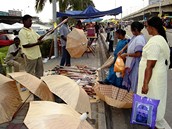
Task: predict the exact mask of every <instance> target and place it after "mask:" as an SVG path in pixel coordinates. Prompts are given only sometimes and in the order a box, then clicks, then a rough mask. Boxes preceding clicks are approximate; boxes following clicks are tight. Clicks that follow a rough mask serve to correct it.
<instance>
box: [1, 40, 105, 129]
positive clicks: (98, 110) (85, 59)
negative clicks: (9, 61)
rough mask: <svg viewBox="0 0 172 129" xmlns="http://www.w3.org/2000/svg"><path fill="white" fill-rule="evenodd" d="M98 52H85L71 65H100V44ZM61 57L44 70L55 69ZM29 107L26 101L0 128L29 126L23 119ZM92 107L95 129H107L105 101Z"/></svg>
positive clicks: (46, 64)
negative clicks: (93, 53)
mask: <svg viewBox="0 0 172 129" xmlns="http://www.w3.org/2000/svg"><path fill="white" fill-rule="evenodd" d="M95 48H96V54H95V56H93V55H92V53H85V54H84V55H83V56H82V57H81V58H79V59H71V65H87V66H89V67H96V68H98V67H100V55H99V52H98V50H99V45H98V43H97V45H96V46H95ZM60 59H61V57H58V58H55V59H51V60H48V61H47V63H44V71H47V70H51V69H53V68H54V67H55V66H56V65H59V64H60ZM28 108H29V103H25V104H24V105H23V107H22V108H21V109H20V110H19V112H18V113H17V114H16V116H15V117H14V119H13V120H12V121H11V122H7V123H4V124H0V129H27V127H26V126H25V125H24V124H23V120H24V118H25V115H26V113H27V110H28ZM91 109H92V119H94V120H95V121H93V122H92V123H91V124H92V126H93V127H94V128H95V129H106V121H105V112H104V111H105V110H104V103H103V102H102V101H99V102H93V103H91Z"/></svg>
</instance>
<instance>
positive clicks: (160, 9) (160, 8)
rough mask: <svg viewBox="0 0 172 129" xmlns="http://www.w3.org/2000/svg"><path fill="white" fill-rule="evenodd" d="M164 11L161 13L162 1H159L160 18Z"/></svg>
mask: <svg viewBox="0 0 172 129" xmlns="http://www.w3.org/2000/svg"><path fill="white" fill-rule="evenodd" d="M161 14H162V11H161V0H159V16H160V17H161Z"/></svg>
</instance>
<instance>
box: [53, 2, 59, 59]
mask: <svg viewBox="0 0 172 129" xmlns="http://www.w3.org/2000/svg"><path fill="white" fill-rule="evenodd" d="M52 3H53V4H52V5H53V28H54V24H55V23H56V21H57V18H56V17H57V16H56V0H53V2H52ZM54 56H55V57H58V47H57V30H55V31H54Z"/></svg>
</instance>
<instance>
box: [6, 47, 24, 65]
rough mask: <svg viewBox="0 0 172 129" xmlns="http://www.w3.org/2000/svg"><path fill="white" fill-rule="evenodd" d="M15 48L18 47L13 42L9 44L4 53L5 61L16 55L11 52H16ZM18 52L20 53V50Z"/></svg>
mask: <svg viewBox="0 0 172 129" xmlns="http://www.w3.org/2000/svg"><path fill="white" fill-rule="evenodd" d="M17 50H18V48H17V47H16V45H15V44H12V45H10V46H9V48H8V53H7V55H6V58H5V61H6V62H7V61H9V60H13V59H15V57H17V56H18V55H16V56H13V55H12V54H11V53H14V52H16V51H17ZM18 53H21V52H18Z"/></svg>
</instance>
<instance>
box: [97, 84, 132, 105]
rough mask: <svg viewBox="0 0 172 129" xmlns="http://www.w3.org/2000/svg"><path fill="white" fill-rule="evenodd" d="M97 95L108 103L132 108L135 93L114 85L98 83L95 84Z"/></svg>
mask: <svg viewBox="0 0 172 129" xmlns="http://www.w3.org/2000/svg"><path fill="white" fill-rule="evenodd" d="M94 90H95V92H96V95H97V96H98V97H99V98H100V99H101V100H103V101H105V102H106V103H107V104H108V105H110V106H113V107H116V108H131V107H132V98H133V93H132V92H128V91H127V90H125V89H121V88H118V87H115V86H113V85H102V84H100V83H96V84H95V86H94Z"/></svg>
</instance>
